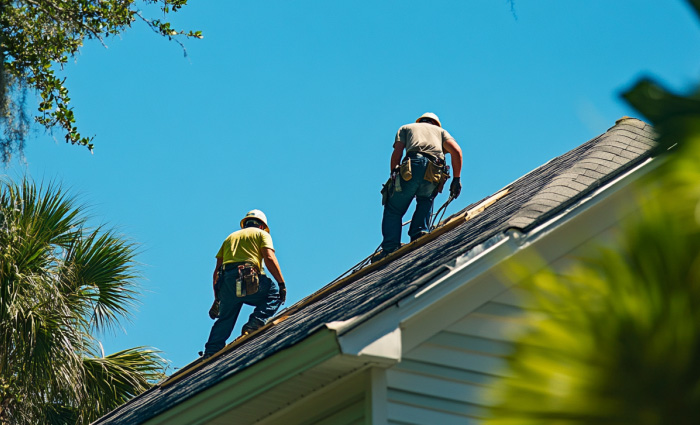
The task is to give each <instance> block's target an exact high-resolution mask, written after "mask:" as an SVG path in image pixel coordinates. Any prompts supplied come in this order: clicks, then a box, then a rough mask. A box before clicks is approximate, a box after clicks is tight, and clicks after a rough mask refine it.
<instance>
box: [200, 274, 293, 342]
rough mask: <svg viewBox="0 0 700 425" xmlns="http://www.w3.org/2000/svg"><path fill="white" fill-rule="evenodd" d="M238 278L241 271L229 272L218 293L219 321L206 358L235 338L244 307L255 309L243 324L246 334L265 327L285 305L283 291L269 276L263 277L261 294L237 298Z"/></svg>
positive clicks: (211, 334) (259, 290)
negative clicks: (229, 339)
mask: <svg viewBox="0 0 700 425" xmlns="http://www.w3.org/2000/svg"><path fill="white" fill-rule="evenodd" d="M237 278H238V270H237V269H231V270H226V271H225V272H224V278H223V279H222V280H220V281H219V283H217V287H218V288H217V293H218V298H219V300H220V304H219V318H218V319H216V322H214V325H213V326H212V327H211V332H210V333H209V340H208V341H207V343H206V345H205V346H204V354H205V355H206V354H214V353H216V352H217V351H219V350H221V349H222V348H224V346H226V340H227V339H228V337H229V336H231V332H232V331H233V327H234V326H235V325H236V319H238V313H240V311H241V307H242V306H243V304H247V305H251V306H254V307H255V310H254V311H253V313H252V314H251V315H250V318H249V319H248V323H246V324H245V325H243V330H244V331H246V330H248V331H254V330H255V329H258V328H259V327H261V326H263V325H264V324H265V322H267V319H269V318H270V317H272V316H273V315H274V314H275V313H276V312H277V309H278V308H280V305H282V300H281V299H280V291H279V288H278V286H277V284H276V283H275V282H273V281H272V279H270V278H269V277H267V276H265V275H262V274H261V275H260V287H259V289H258V292H256V293H255V294H253V295H246V296H244V297H237V296H236V279H237Z"/></svg>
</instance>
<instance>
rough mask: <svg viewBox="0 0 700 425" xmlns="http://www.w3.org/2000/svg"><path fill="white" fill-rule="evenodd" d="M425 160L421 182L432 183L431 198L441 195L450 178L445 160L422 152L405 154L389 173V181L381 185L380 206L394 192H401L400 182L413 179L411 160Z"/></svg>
mask: <svg viewBox="0 0 700 425" xmlns="http://www.w3.org/2000/svg"><path fill="white" fill-rule="evenodd" d="M416 158H427V159H428V166H427V167H426V168H425V173H424V174H423V180H426V181H429V182H431V183H434V184H435V185H436V186H435V191H434V192H433V197H435V196H437V194H438V193H442V190H443V188H444V187H445V182H447V180H448V179H449V178H450V166H449V165H447V164H445V160H443V159H440V158H436V157H434V156H432V155H430V154H426V153H423V152H407V153H406V156H405V157H404V158H403V160H402V161H401V164H400V165H399V166H398V167H396V169H395V170H394V171H393V172H392V173H391V176H390V177H389V180H387V182H386V183H384V184H383V185H382V190H381V194H382V205H386V203H387V202H388V201H389V198H390V197H391V195H393V194H394V192H401V180H404V181H409V180H411V178H412V177H413V170H412V169H411V159H416Z"/></svg>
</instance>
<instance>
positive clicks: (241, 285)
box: [236, 264, 260, 297]
mask: <svg viewBox="0 0 700 425" xmlns="http://www.w3.org/2000/svg"><path fill="white" fill-rule="evenodd" d="M258 289H260V277H259V276H258V271H257V269H256V268H255V267H253V266H251V265H248V264H246V265H241V266H238V279H236V296H237V297H245V296H246V295H253V294H255V293H257V292H258Z"/></svg>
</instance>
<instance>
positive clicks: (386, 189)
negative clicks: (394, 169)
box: [381, 173, 395, 205]
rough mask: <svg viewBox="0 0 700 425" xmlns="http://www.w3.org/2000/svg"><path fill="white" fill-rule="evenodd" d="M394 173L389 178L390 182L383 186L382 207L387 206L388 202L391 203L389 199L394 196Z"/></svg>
mask: <svg viewBox="0 0 700 425" xmlns="http://www.w3.org/2000/svg"><path fill="white" fill-rule="evenodd" d="M394 177H395V175H394V173H391V176H389V180H387V181H386V183H384V184H383V185H382V190H381V194H382V205H386V203H387V202H389V198H391V195H393V194H394Z"/></svg>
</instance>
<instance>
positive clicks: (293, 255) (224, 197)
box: [4, 0, 700, 372]
mask: <svg viewBox="0 0 700 425" xmlns="http://www.w3.org/2000/svg"><path fill="white" fill-rule="evenodd" d="M190 3H191V4H190V5H188V6H187V7H185V8H183V9H182V10H181V11H180V12H178V13H176V14H175V15H172V18H174V19H172V22H173V23H174V24H175V25H176V26H178V27H180V28H182V29H194V30H201V31H203V33H204V39H202V40H183V43H184V44H185V47H186V49H187V53H188V55H187V57H186V58H185V57H183V52H182V50H181V48H180V47H179V46H178V45H177V44H175V43H172V42H171V43H169V42H167V41H166V40H164V39H162V38H161V37H158V36H157V35H156V34H153V33H152V32H151V31H150V30H148V29H147V28H146V27H145V25H142V24H140V23H139V22H136V23H135V24H134V27H133V28H132V29H130V30H129V31H127V32H126V33H124V34H123V36H122V37H119V38H114V39H110V40H108V41H107V45H108V48H107V49H105V48H104V47H103V46H101V45H100V44H99V43H97V42H89V43H88V44H87V45H86V46H85V47H84V48H83V50H82V51H81V54H80V55H79V56H78V57H76V60H75V61H72V62H71V63H70V64H69V65H68V66H67V67H66V68H65V70H64V72H63V75H64V76H67V77H68V82H67V86H68V88H69V89H70V90H71V93H72V96H71V97H72V102H73V106H74V107H75V112H76V117H77V119H78V121H79V125H80V127H81V132H82V133H83V134H84V135H95V136H96V138H95V141H94V142H95V152H94V155H91V154H90V153H89V152H88V150H87V149H85V148H81V147H74V146H69V145H66V144H65V143H64V142H63V141H62V137H61V135H60V134H57V135H56V136H55V138H54V137H53V136H51V135H49V134H45V133H44V132H43V131H41V130H37V132H36V133H35V135H34V137H33V138H32V140H31V141H30V142H29V143H28V146H27V149H26V152H25V153H26V159H25V160H24V161H19V160H16V161H14V162H13V163H12V164H11V165H10V166H9V167H7V168H6V169H5V170H4V173H5V174H7V175H9V176H11V177H13V178H18V177H20V176H23V175H25V174H26V175H29V176H31V177H32V178H34V179H36V180H57V181H60V182H62V183H64V185H66V186H67V187H69V188H71V189H72V191H73V193H75V194H77V195H79V197H80V199H81V200H82V201H83V202H84V203H85V204H87V205H90V206H91V207H90V213H91V215H92V217H93V220H94V222H95V223H107V224H109V225H111V226H115V227H117V228H118V229H119V231H120V232H122V233H123V234H125V235H127V236H128V237H129V238H130V239H132V240H133V241H135V242H137V243H139V244H140V247H141V248H140V254H139V256H138V260H139V262H140V263H141V266H140V269H141V272H142V274H143V276H144V279H143V280H142V281H141V285H142V289H143V291H144V294H143V297H142V300H141V305H140V307H139V309H138V311H136V312H135V314H134V317H133V320H132V321H131V322H130V323H125V326H124V328H125V329H124V330H125V332H121V331H120V332H117V333H116V334H114V335H113V334H108V335H104V338H103V344H104V347H105V351H106V352H107V353H110V352H114V351H117V350H120V349H124V348H128V347H133V346H137V345H147V346H153V347H157V348H158V349H160V350H162V351H163V356H164V357H165V358H167V359H169V360H170V361H171V369H170V372H172V371H173V369H174V368H177V367H182V366H184V365H185V364H187V363H189V362H190V361H192V360H194V359H195V358H196V357H197V351H199V350H201V349H203V345H204V342H205V341H206V338H207V336H208V332H209V329H210V327H211V324H212V322H211V320H210V319H209V318H208V316H207V310H208V308H209V305H210V304H211V301H212V297H213V295H212V292H211V275H212V271H213V267H214V264H215V259H214V255H215V254H216V252H217V250H218V249H219V246H220V245H221V242H222V241H223V239H224V238H225V237H226V236H227V235H228V234H229V233H231V232H232V231H234V230H236V229H237V228H238V222H239V220H240V218H241V217H242V216H243V215H244V214H245V213H246V212H247V211H248V210H250V209H253V208H259V209H262V210H263V211H264V212H265V213H266V214H267V216H268V218H269V221H270V227H271V230H272V237H273V240H274V242H275V245H276V248H277V256H278V259H279V262H280V265H281V267H282V271H283V273H284V275H285V278H286V280H287V283H288V290H289V294H288V302H287V305H291V304H292V303H294V302H295V301H297V300H299V299H301V298H303V297H304V296H306V295H308V294H310V293H312V292H314V291H316V290H317V289H319V288H321V287H322V286H323V285H325V284H327V283H328V282H329V281H331V280H332V279H334V278H335V277H336V276H338V275H340V274H342V273H343V272H345V271H346V270H347V269H349V268H350V267H351V266H353V265H354V264H355V263H357V262H358V261H359V260H361V259H362V258H364V257H366V256H367V255H369V254H370V253H371V252H373V251H374V249H375V248H376V247H377V245H378V244H379V243H380V241H381V234H380V222H381V213H382V207H381V203H380V194H379V190H380V188H381V184H382V183H383V182H384V181H385V180H386V178H387V174H388V169H389V156H390V154H391V145H392V143H393V137H394V135H395V132H396V130H397V129H398V127H399V126H401V125H403V124H406V123H408V122H412V121H414V120H415V119H416V118H417V117H418V116H419V115H421V114H422V113H423V112H427V111H431V112H435V113H437V114H438V115H439V117H440V119H441V120H442V122H443V125H444V127H445V128H446V129H447V130H448V131H449V132H450V133H451V134H452V135H453V136H454V137H455V138H456V140H457V142H458V143H459V144H460V145H461V147H462V149H463V151H464V155H465V165H464V167H465V168H464V171H463V174H462V175H463V177H462V181H463V186H464V189H463V191H462V195H461V196H460V198H459V199H458V200H456V201H455V202H453V203H452V204H451V206H450V208H449V209H448V214H451V213H454V212H456V211H458V210H460V209H462V208H464V207H465V206H467V205H469V204H470V203H472V202H475V201H477V200H479V199H481V198H483V197H485V196H488V195H490V194H492V193H494V192H496V191H497V190H498V189H500V188H502V187H503V186H505V185H507V184H508V183H510V182H512V181H513V180H515V179H517V178H518V177H520V176H522V175H523V174H525V173H527V172H528V171H530V170H532V169H534V168H536V167H537V166H539V165H541V164H543V163H545V162H546V161H548V160H550V159H551V158H553V157H555V156H558V155H560V154H562V153H564V152H566V151H568V150H570V149H572V148H574V147H576V146H578V145H580V144H582V143H584V142H585V141H587V140H589V139H591V138H593V137H595V136H597V135H598V134H601V133H603V132H605V131H606V130H607V129H608V128H609V127H611V126H612V125H614V123H615V120H616V119H618V118H620V117H622V116H624V115H629V116H638V114H636V113H635V111H633V110H632V109H631V108H630V107H628V106H627V105H626V104H625V103H624V102H623V101H621V100H620V97H619V93H620V92H621V91H623V90H624V89H626V88H628V87H630V86H631V84H632V83H633V82H634V81H635V80H636V79H638V78H639V77H640V76H643V75H651V76H654V77H656V78H658V79H659V80H660V81H662V82H663V83H664V84H666V85H668V86H669V87H670V88H672V89H674V90H687V89H689V88H690V87H692V85H693V83H694V82H695V81H697V77H698V71H699V70H700V43H699V42H700V27H699V26H698V23H697V22H696V20H695V18H694V16H693V15H692V14H691V12H690V9H689V8H688V6H687V5H686V4H685V3H684V2H683V1H679V0H668V1H663V2H661V1H658V0H637V1H632V0H617V1H610V0H591V1H586V2H581V1H578V2H574V1H561V0H537V1H532V0H531V1H525V0H518V1H516V3H515V11H514V13H513V12H512V11H511V8H510V5H509V3H508V2H506V1H495V0H472V1H464V0H451V1H447V0H442V1H432V2H419V1H414V0H402V1H398V0H385V1H364V0H362V1H353V2H335V1H322V0H315V1H303V0H302V1H298V2H288V1H279V0H270V1H266V2H240V1H230V0H228V1H219V0H217V1H214V0H208V1H202V0H199V1H197V0H191V1H190ZM151 16H153V15H151ZM446 197H447V195H446V193H443V194H442V195H441V196H440V197H438V199H437V201H436V206H437V205H441V204H442V203H443V202H444V201H445V200H446ZM405 219H406V220H407V219H408V217H406V218H405ZM404 240H406V238H405V237H404ZM249 313H250V310H249V309H244V310H243V312H242V313H241V317H240V318H239V322H238V325H237V327H236V329H235V330H234V334H235V335H237V334H238V333H239V332H240V330H239V329H240V326H241V325H242V324H243V323H244V322H245V320H246V318H247V315H248V314H249Z"/></svg>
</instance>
